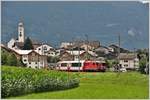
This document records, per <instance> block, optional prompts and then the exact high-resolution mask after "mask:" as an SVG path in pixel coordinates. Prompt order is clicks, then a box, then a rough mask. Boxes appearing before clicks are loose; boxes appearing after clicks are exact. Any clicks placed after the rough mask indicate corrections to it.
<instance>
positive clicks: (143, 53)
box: [137, 49, 149, 74]
mask: <svg viewBox="0 0 150 100" xmlns="http://www.w3.org/2000/svg"><path fill="white" fill-rule="evenodd" d="M137 56H138V58H139V60H140V61H139V71H140V72H141V73H142V74H146V73H147V72H146V69H148V67H149V66H148V62H149V52H148V49H139V50H137Z"/></svg>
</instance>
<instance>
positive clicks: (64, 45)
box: [60, 42, 73, 48]
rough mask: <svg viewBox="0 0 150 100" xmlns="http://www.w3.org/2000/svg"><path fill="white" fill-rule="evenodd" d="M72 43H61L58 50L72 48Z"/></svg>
mask: <svg viewBox="0 0 150 100" xmlns="http://www.w3.org/2000/svg"><path fill="white" fill-rule="evenodd" d="M72 45H73V43H71V42H62V43H61V45H60V48H68V46H72Z"/></svg>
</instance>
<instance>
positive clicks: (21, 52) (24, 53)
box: [15, 50, 32, 55]
mask: <svg viewBox="0 0 150 100" xmlns="http://www.w3.org/2000/svg"><path fill="white" fill-rule="evenodd" d="M15 51H16V52H17V53H18V54H20V55H27V54H29V53H30V52H32V50H15Z"/></svg>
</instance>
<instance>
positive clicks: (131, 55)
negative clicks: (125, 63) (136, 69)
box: [120, 53, 136, 60]
mask: <svg viewBox="0 0 150 100" xmlns="http://www.w3.org/2000/svg"><path fill="white" fill-rule="evenodd" d="M135 58H136V54H134V53H120V59H121V60H132V59H135Z"/></svg>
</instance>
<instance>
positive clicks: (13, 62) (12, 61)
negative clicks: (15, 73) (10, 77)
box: [7, 54, 17, 66]
mask: <svg viewBox="0 0 150 100" xmlns="http://www.w3.org/2000/svg"><path fill="white" fill-rule="evenodd" d="M7 65H9V66H17V58H16V56H15V55H14V54H9V55H8V57H7Z"/></svg>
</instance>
